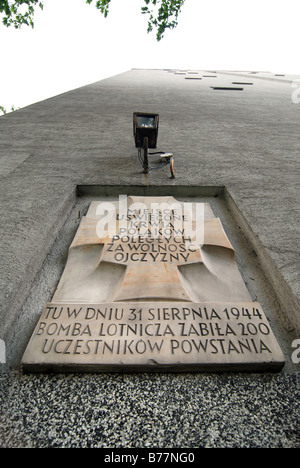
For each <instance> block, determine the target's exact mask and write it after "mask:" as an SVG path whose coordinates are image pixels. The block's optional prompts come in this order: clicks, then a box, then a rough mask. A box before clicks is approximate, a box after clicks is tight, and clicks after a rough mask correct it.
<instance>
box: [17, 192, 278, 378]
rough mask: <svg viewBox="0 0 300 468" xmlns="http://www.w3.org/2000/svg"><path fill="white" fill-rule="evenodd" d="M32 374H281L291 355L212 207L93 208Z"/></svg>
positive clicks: (138, 202)
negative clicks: (246, 278) (253, 292)
mask: <svg viewBox="0 0 300 468" xmlns="http://www.w3.org/2000/svg"><path fill="white" fill-rule="evenodd" d="M22 363H23V367H24V369H25V370H31V371H38V370H42V371H45V370H57V371H64V370H66V371H93V372H94V371H99V372H105V371H130V370H137V371H168V370H169V371H180V372H182V371H194V370H195V371H202V370H204V371H210V370H211V371H222V370H237V371H240V370H249V371H250V370H251V371H255V370H262V369H265V370H268V369H274V370H278V369H281V368H282V367H283V365H284V357H283V354H282V352H281V350H280V347H279V345H278V343H277V341H276V339H275V336H274V334H273V332H272V330H271V328H270V325H269V323H268V321H267V319H266V317H265V314H264V312H263V310H262V308H261V306H260V304H259V303H256V302H252V300H251V297H250V295H249V292H248V290H247V288H246V287H245V284H244V282H243V279H242V277H241V275H240V272H239V269H238V267H237V264H236V261H235V255H234V250H233V248H232V246H231V244H230V242H229V240H228V238H227V236H226V234H225V232H224V229H223V227H222V224H221V221H220V219H218V218H216V217H215V216H214V214H213V212H212V210H211V208H210V206H209V205H208V204H206V203H181V202H178V201H176V200H175V199H174V198H173V197H151V198H150V197H120V198H119V201H118V202H114V203H110V202H101V201H99V202H92V203H91V205H90V208H89V210H88V213H87V215H86V217H84V218H83V220H82V222H81V224H80V226H79V228H78V231H77V233H76V236H75V238H74V240H73V242H72V244H71V246H70V249H69V256H68V261H67V264H66V267H65V270H64V272H63V275H62V277H61V280H60V282H59V285H58V288H57V290H56V292H55V294H54V297H53V299H52V302H51V303H48V304H46V306H45V308H44V311H43V313H42V315H41V318H40V320H39V322H38V324H37V326H36V329H35V331H34V333H33V335H32V338H31V340H30V342H29V344H28V347H27V349H26V351H25V354H24V356H23V361H22Z"/></svg>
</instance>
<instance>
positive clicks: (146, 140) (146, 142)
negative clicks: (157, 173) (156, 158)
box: [143, 137, 149, 174]
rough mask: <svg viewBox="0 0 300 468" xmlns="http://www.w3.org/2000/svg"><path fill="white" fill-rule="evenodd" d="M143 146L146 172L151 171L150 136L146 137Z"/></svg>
mask: <svg viewBox="0 0 300 468" xmlns="http://www.w3.org/2000/svg"><path fill="white" fill-rule="evenodd" d="M143 148H144V174H148V173H149V160H148V138H147V137H145V138H144V142H143Z"/></svg>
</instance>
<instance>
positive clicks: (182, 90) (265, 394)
mask: <svg viewBox="0 0 300 468" xmlns="http://www.w3.org/2000/svg"><path fill="white" fill-rule="evenodd" d="M299 87H300V85H299V78H297V77H294V76H278V75H274V74H272V73H263V72H227V71H215V70H214V71H212V70H210V71H203V70H139V69H135V70H131V71H129V72H127V73H123V74H121V75H118V76H115V77H112V78H109V79H107V80H103V81H100V82H97V83H94V84H91V85H88V86H85V87H83V88H80V89H76V90H74V91H70V92H68V93H65V94H63V95H60V96H56V97H53V98H51V99H48V100H46V101H43V102H39V103H36V104H34V105H32V106H29V107H27V108H24V109H21V110H19V111H16V112H14V113H11V114H7V115H6V116H3V117H1V119H0V133H1V156H0V157H1V166H0V170H1V186H0V191H1V208H0V209H1V227H0V230H1V266H2V268H1V280H0V291H1V312H0V314H1V315H0V317H1V329H0V339H1V343H2V344H3V346H2V347H1V349H3V350H4V351H3V352H2V354H1V355H0V358H1V356H2V355H3V356H2V364H1V366H2V367H1V374H0V381H1V395H0V400H1V406H2V409H1V413H0V418H1V424H2V427H3V430H0V440H1V443H2V445H3V446H22V447H23V446H24V447H39V446H40V447H41V446H44V447H54V446H58V447H63V446H66V447H71V446H74V447H75V446H77V447H84V446H94V447H96V446H97V447H190V448H194V447H200V446H201V447H235V446H240V447H242V446H257V447H259V446H260V447H272V446H273V447H280V446H284V447H293V446H299V444H300V440H299V426H297V425H298V421H299V389H300V378H299V361H300V351H299V352H298V348H300V342H299V336H300V288H299V249H300V246H299V178H300V177H299V175H300V174H299V172H300V168H299V150H300V143H299V122H300V104H299V102H298V101H299V99H298V96H300V91H299V93H298V88H299ZM297 93H298V94H297ZM136 111H141V112H147V113H155V114H159V116H160V121H159V133H158V145H157V149H156V150H153V152H155V153H159V152H160V151H162V152H171V153H172V154H173V155H174V170H175V179H174V178H171V177H170V168H169V166H168V165H167V164H164V163H161V159H160V155H159V154H152V155H149V161H150V162H149V164H150V171H149V173H148V174H144V173H143V168H142V166H141V162H140V160H139V158H138V152H137V149H136V148H135V143H134V138H133V128H132V116H133V113H134V112H136ZM151 151H152V150H151ZM120 195H128V196H131V195H132V196H134V195H143V196H153V197H154V196H174V197H175V198H176V199H179V200H182V201H192V200H200V201H204V202H208V203H210V205H211V207H212V209H213V210H214V212H215V214H216V216H218V217H220V219H221V220H222V223H223V225H224V227H225V230H226V232H227V234H228V237H229V239H230V241H231V243H232V244H233V246H234V248H235V252H236V259H237V264H238V268H239V270H240V273H241V275H242V277H243V280H244V282H245V284H246V286H247V288H248V291H249V293H250V295H251V297H252V300H253V301H259V302H260V303H261V304H262V306H263V308H264V310H265V313H266V315H267V317H268V320H269V323H270V324H271V327H272V330H273V332H274V334H275V336H276V339H277V340H278V342H279V344H280V347H281V349H282V352H283V354H284V357H285V366H284V368H283V369H282V370H281V371H280V372H277V373H269V372H263V373H260V374H258V373H245V374H239V373H232V372H227V373H222V374H220V373H211V374H208V373H204V374H203V373H184V372H182V373H178V374H173V373H163V374H161V373H160V374H156V373H154V374H151V373H149V374H148V373H143V374H130V373H125V374H76V373H75V374H71V375H69V374H68V375H67V374H63V373H62V374H55V375H53V374H47V373H44V374H27V373H23V370H22V366H21V358H22V355H23V353H24V350H25V348H26V345H27V343H28V341H29V339H30V336H31V334H32V332H33V330H34V327H35V325H36V323H37V320H38V319H39V317H40V314H41V312H42V309H43V307H44V305H45V303H46V302H47V301H50V300H51V298H52V297H53V294H54V291H55V289H56V287H57V284H58V282H59V280H60V277H61V275H62V272H63V269H64V265H65V262H66V258H67V254H68V247H69V245H70V244H71V242H72V239H73V237H74V235H75V232H76V230H77V228H78V226H79V223H80V221H81V219H82V217H83V216H84V215H85V214H86V212H87V209H88V206H89V204H90V202H91V201H94V200H98V199H105V200H117V199H118V197H119V196H120ZM72 421H76V422H75V423H72Z"/></svg>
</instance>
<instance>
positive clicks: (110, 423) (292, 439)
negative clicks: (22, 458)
mask: <svg viewBox="0 0 300 468" xmlns="http://www.w3.org/2000/svg"><path fill="white" fill-rule="evenodd" d="M0 390H1V396H0V402H1V412H0V423H1V442H0V444H1V446H2V447H9V448H13V447H30V448H55V447H57V448H64V447H65V448H85V447H98V448H107V447H108V448H146V447H151V448H174V447H175V448H198V447H205V448H210V447H220V448H224V447H226V448H231V447H233V448H234V447H250V448H254V447H262V448H277V447H278V448H280V447H284V448H294V447H295V448H296V447H298V448H299V447H300V437H299V434H300V432H299V404H300V403H299V401H300V400H299V396H300V395H299V382H297V379H296V376H295V375H286V374H284V375H282V376H277V377H275V376H269V375H266V376H255V378H254V379H253V376H252V377H251V378H250V377H247V376H242V375H237V376H228V375H223V376H211V375H209V376H208V375H197V374H196V375H190V374H185V375H177V376H174V375H163V376H157V375H156V376H155V375H149V374H142V375H127V374H126V375H113V376H112V375H104V376H96V377H95V376H91V375H69V376H68V377H66V376H65V375H56V376H54V375H50V376H48V375H40V376H34V377H32V376H19V375H17V374H16V375H13V376H10V377H7V376H4V375H2V376H0ZM100 456H101V454H100Z"/></svg>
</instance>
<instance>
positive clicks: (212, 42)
mask: <svg viewBox="0 0 300 468" xmlns="http://www.w3.org/2000/svg"><path fill="white" fill-rule="evenodd" d="M95 1H96V0H94V4H95ZM143 5H144V1H143V0H111V6H110V12H109V15H108V17H107V18H104V17H103V15H101V13H100V12H99V11H98V10H96V8H95V6H94V5H93V4H92V5H87V4H86V2H85V0H44V10H43V11H41V10H40V9H39V8H37V9H36V13H35V27H34V29H32V28H30V27H27V26H23V27H22V28H21V29H20V30H16V29H14V28H13V27H11V28H6V27H5V26H3V25H2V24H1V25H0V45H1V47H0V59H1V62H0V64H1V72H0V106H3V107H5V108H6V109H7V110H8V111H9V110H10V108H11V106H12V105H13V106H15V107H17V108H18V107H25V106H27V105H30V104H32V103H34V102H38V101H41V100H43V99H46V98H49V97H51V96H55V95H57V94H60V93H63V92H66V91H69V90H71V89H75V88H78V87H80V86H84V85H87V84H89V83H93V82H96V81H99V80H101V79H104V78H107V77H109V76H113V75H116V74H118V73H122V72H124V71H127V70H130V69H132V68H177V69H189V70H249V71H270V72H273V73H284V74H289V73H291V74H298V75H300V60H299V25H300V2H299V0H284V1H283V0H251V1H245V0H226V1H224V0H186V1H185V3H184V6H183V7H182V12H181V14H180V16H179V25H178V27H177V28H176V29H175V30H173V31H168V32H167V33H166V35H165V37H164V38H163V39H162V41H160V42H157V41H156V38H155V33H154V32H153V33H150V34H148V33H147V17H146V16H145V15H142V14H141V13H140V9H141V6H143Z"/></svg>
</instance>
